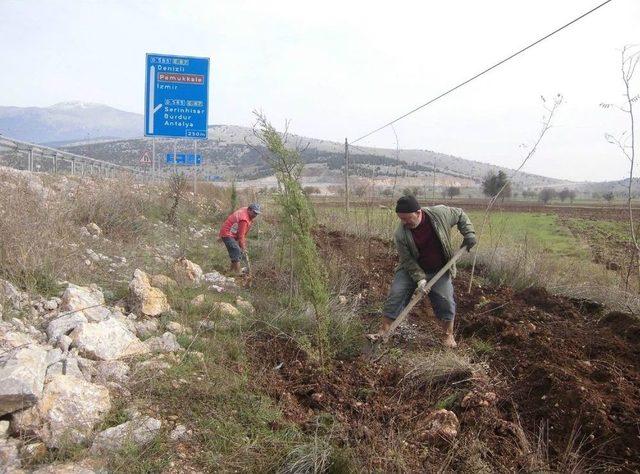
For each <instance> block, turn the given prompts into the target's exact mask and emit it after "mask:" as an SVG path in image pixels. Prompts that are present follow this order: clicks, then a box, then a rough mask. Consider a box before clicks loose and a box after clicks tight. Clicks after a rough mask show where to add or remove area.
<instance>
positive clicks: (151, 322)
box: [135, 319, 160, 339]
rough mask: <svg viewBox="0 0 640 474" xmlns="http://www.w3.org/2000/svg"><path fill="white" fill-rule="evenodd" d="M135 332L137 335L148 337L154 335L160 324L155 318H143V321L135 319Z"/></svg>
mask: <svg viewBox="0 0 640 474" xmlns="http://www.w3.org/2000/svg"><path fill="white" fill-rule="evenodd" d="M135 327H136V334H137V335H138V337H142V338H145V339H146V338H149V337H152V336H155V335H156V334H158V332H159V331H160V324H159V323H158V320H157V319H145V320H144V321H136V323H135Z"/></svg>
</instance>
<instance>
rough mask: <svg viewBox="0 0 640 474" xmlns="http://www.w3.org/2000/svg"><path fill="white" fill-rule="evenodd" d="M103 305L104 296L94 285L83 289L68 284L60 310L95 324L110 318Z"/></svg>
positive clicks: (109, 312)
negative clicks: (80, 316)
mask: <svg viewBox="0 0 640 474" xmlns="http://www.w3.org/2000/svg"><path fill="white" fill-rule="evenodd" d="M104 304H105V303H104V295H103V294H102V292H101V291H100V290H99V289H98V288H97V287H96V286H95V285H93V286H89V287H84V286H78V285H74V284H73V283H69V285H68V286H67V289H66V290H65V292H64V293H63V295H62V302H61V304H60V310H61V311H63V312H65V313H67V314H69V315H74V314H75V315H78V314H81V315H83V316H84V317H85V318H87V321H90V322H97V321H104V320H105V319H107V318H108V317H109V316H111V311H109V310H108V309H107V308H105V306H104Z"/></svg>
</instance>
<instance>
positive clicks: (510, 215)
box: [469, 212, 590, 258]
mask: <svg viewBox="0 0 640 474" xmlns="http://www.w3.org/2000/svg"><path fill="white" fill-rule="evenodd" d="M469 217H470V218H471V221H472V222H473V223H474V224H475V227H476V231H479V227H480V225H481V222H482V219H483V213H480V212H470V213H469ZM484 234H485V235H484V236H482V237H485V238H486V237H488V242H487V243H488V244H489V245H491V244H492V243H493V242H495V241H499V240H504V241H507V242H527V243H529V245H531V247H532V248H535V249H539V250H541V251H543V252H545V253H547V254H550V255H553V256H558V257H576V258H589V256H590V253H589V249H588V247H587V246H586V245H585V244H584V242H582V241H580V240H578V239H577V238H575V237H574V236H573V234H572V233H571V231H570V229H569V228H568V227H566V225H565V224H564V223H563V221H562V219H561V218H560V217H558V216H557V215H554V214H541V213H533V212H532V213H529V212H499V213H495V214H492V215H491V217H490V219H489V220H488V221H487V224H486V227H485V232H484ZM482 237H481V238H482Z"/></svg>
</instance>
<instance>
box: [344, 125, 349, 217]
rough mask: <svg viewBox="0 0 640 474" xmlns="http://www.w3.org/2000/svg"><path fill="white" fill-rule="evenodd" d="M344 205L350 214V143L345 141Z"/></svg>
mask: <svg viewBox="0 0 640 474" xmlns="http://www.w3.org/2000/svg"><path fill="white" fill-rule="evenodd" d="M344 205H345V209H346V210H347V213H348V212H349V142H348V141H347V139H346V138H345V139H344Z"/></svg>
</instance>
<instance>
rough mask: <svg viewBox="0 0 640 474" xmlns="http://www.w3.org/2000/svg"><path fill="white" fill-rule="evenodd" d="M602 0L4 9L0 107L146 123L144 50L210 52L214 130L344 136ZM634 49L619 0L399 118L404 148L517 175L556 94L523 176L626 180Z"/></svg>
mask: <svg viewBox="0 0 640 474" xmlns="http://www.w3.org/2000/svg"><path fill="white" fill-rule="evenodd" d="M601 1H602V0H593V1H592V0H563V1H558V0H536V1H533V0H531V1H513V0H484V1H477V0H458V1H444V0H439V1H431V0H421V1H415V2H414V1H411V2H410V1H402V0H398V1H396V2H372V1H371V0H369V1H344V0H343V1H327V0H325V1H322V2H320V1H318V2H303V1H299V0H298V1H286V2H285V1H272V2H265V1H242V0H229V1H223V0H203V1H192V0H180V1H177V0H174V1H153V2H152V1H136V0H127V1H116V0H112V1H109V0H100V1H81V0H73V1H71V0H60V1H58V0H0V19H1V25H2V26H1V27H0V45H2V46H1V48H2V63H3V73H2V74H0V105H14V106H49V105H52V104H54V103H57V102H63V101H71V100H81V101H87V102H98V103H104V104H107V105H110V106H113V107H117V108H120V109H123V110H127V111H132V112H139V113H142V112H143V109H144V61H145V53H147V52H155V53H166V54H181V55H193V56H207V57H210V58H211V61H212V63H211V71H212V78H211V84H210V91H211V97H210V110H209V120H210V124H235V125H250V124H251V123H252V114H251V111H252V110H253V109H256V108H259V109H262V110H263V111H264V112H265V113H266V114H267V116H268V117H269V118H270V119H271V121H272V122H273V123H274V124H275V125H277V126H278V125H281V124H282V123H283V121H284V120H285V119H291V121H292V126H291V128H292V131H294V132H295V133H298V134H301V135H306V136H313V137H316V138H324V139H329V140H336V141H344V138H345V137H349V138H350V139H352V140H353V139H355V138H357V137H359V136H362V135H364V134H365V133H367V132H369V131H371V130H372V129H375V128H377V127H378V126H380V125H383V124H384V123H386V122H388V121H390V120H391V119H393V118H395V117H397V116H399V115H401V114H403V113H404V112H407V111H408V110H410V109H412V108H413V107H415V106H417V105H419V104H421V103H424V102H426V101H427V100H428V99H430V98H432V97H433V96H435V95H437V94H439V93H440V92H442V91H444V90H446V89H448V88H449V87H451V86H453V85H455V84H456V83H458V82H461V81H462V80H465V79H467V78H468V77H470V76H471V75H473V74H475V73H477V72H479V71H481V70H482V69H484V68H485V67H487V66H489V65H491V64H493V63H494V62H496V61H498V60H500V59H502V58H504V57H506V56H508V55H509V54H510V53H512V52H513V51H515V50H517V49H519V48H521V47H523V46H525V45H527V44H528V43H530V42H532V41H534V40H535V39H537V38H538V37H540V36H543V35H544V34H547V33H549V32H551V31H552V30H554V29H555V28H557V27H558V26H561V25H562V24H564V23H566V22H568V21H570V20H572V19H573V18H575V17H577V16H578V15H580V14H582V13H584V12H586V11H587V10H589V9H591V8H592V7H594V6H595V5H597V4H599V3H600V2H601ZM638 43H640V1H638V0H613V1H612V2H611V3H610V4H608V5H606V6H604V7H603V8H601V9H600V10H598V11H596V12H595V13H593V14H591V15H589V16H588V17H586V18H585V19H583V20H581V21H580V22H578V23H576V24H574V25H572V26H571V27H569V28H568V29H566V30H564V31H562V32H561V33H559V34H558V35H556V36H555V37H552V38H550V39H549V40H547V41H545V42H543V43H542V44H540V45H538V46H536V47H535V48H534V49H531V50H529V51H528V52H526V53H524V54H523V55H521V56H520V57H518V58H516V59H515V60H513V61H511V62H509V63H506V64H505V65H503V66H502V67H500V68H499V69H497V70H494V71H492V72H490V73H489V74H487V75H485V76H483V77H482V78H480V79H478V80H476V81H474V82H472V83H471V84H469V85H467V86H466V87H464V88H463V89H460V90H459V91H457V92H455V93H454V94H452V95H450V96H448V97H446V98H444V99H443V100H441V101H439V102H437V103H435V104H434V105H432V106H429V107H427V108H425V109H423V110H421V111H419V112H418V113H416V114H414V115H412V116H410V117H408V118H406V119H404V120H402V121H401V122H399V123H398V124H397V125H396V131H397V134H398V139H399V145H400V147H401V148H419V149H429V150H434V151H438V152H443V153H449V154H453V155H457V156H460V157H462V158H467V159H474V160H478V161H483V162H488V163H493V164H498V165H503V166H508V167H517V166H518V164H519V163H520V161H521V160H522V157H523V154H524V153H526V151H525V150H524V149H523V148H522V147H520V145H521V144H523V143H524V144H531V143H532V142H533V141H534V139H535V137H536V135H537V133H538V130H539V128H540V119H541V117H542V114H543V109H542V106H541V101H540V96H541V95H545V96H547V97H551V96H553V95H555V94H556V93H558V92H560V93H562V94H563V95H564V97H565V104H564V105H563V107H562V108H561V109H560V110H559V112H558V116H557V119H556V120H555V122H554V128H553V129H552V130H551V131H550V132H549V133H548V135H547V137H545V139H544V142H543V144H542V145H541V147H540V149H539V152H538V153H537V154H536V155H535V157H534V158H533V159H532V160H531V161H530V163H529V164H528V165H527V167H526V168H525V170H526V171H529V172H533V173H539V174H543V175H547V176H553V177H558V178H566V179H573V180H591V181H599V180H609V179H620V178H622V177H624V176H625V175H626V174H628V169H627V168H628V163H627V161H626V160H625V159H624V158H623V157H622V155H621V154H620V153H619V151H617V150H616V148H615V147H614V146H612V145H610V144H608V143H607V142H606V141H605V139H604V134H605V133H606V132H610V133H614V134H618V133H620V132H622V131H623V130H625V129H626V128H628V125H627V119H626V117H625V116H624V115H623V114H622V113H621V112H618V111H615V110H612V109H609V110H604V109H602V108H601V107H600V106H599V104H600V103H601V102H620V101H621V100H622V99H623V97H622V92H623V84H622V81H621V78H620V50H621V48H622V47H623V46H624V45H625V44H638ZM636 75H637V76H638V77H637V80H636V82H635V90H636V92H640V71H638V73H637V74H636ZM638 110H640V107H638ZM638 115H639V117H638V118H639V119H640V113H638ZM359 143H360V144H362V145H371V146H383V147H390V148H395V137H394V134H393V131H392V130H391V129H389V128H387V129H385V130H383V131H381V132H378V133H377V134H375V135H373V136H371V137H369V138H368V139H366V140H364V141H362V142H359Z"/></svg>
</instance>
